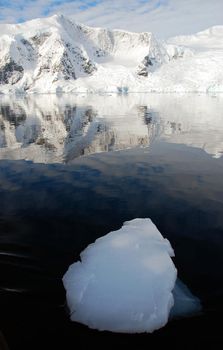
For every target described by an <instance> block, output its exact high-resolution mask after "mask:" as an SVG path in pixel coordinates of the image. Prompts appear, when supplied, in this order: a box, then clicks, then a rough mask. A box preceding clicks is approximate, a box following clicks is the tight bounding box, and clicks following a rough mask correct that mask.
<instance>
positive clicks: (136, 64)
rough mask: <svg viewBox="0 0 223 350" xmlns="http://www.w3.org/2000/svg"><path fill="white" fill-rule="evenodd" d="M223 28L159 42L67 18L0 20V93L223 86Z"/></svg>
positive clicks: (220, 88) (149, 36) (216, 88)
mask: <svg viewBox="0 0 223 350" xmlns="http://www.w3.org/2000/svg"><path fill="white" fill-rule="evenodd" d="M222 58H223V26H222V27H221V26H218V27H213V28H211V29H209V30H207V31H204V32H201V33H198V34H196V35H193V36H186V37H185V36H182V37H177V38H173V39H170V40H169V41H168V42H167V43H160V42H158V41H157V40H156V39H155V37H154V36H153V34H152V33H131V32H126V31H121V30H113V31H110V30H107V29H102V28H90V27H87V26H84V25H81V24H76V23H73V22H72V21H71V20H70V19H68V18H66V17H64V16H63V15H55V16H52V17H49V18H43V19H36V20H32V21H29V22H26V23H22V24H1V25H0V93H24V92H29V93H49V92H50V93H55V92H58V93H60V92H108V91H109V92H118V93H127V92H133V91H134V92H146V91H159V92H162V91H164V92H167V91H171V92H173V91H203V92H206V91H210V90H214V91H223V59H222Z"/></svg>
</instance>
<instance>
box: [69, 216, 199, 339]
mask: <svg viewBox="0 0 223 350" xmlns="http://www.w3.org/2000/svg"><path fill="white" fill-rule="evenodd" d="M173 256H174V251H173V249H172V247H171V245H170V243H169V241H168V240H167V239H164V238H163V236H162V235H161V233H160V232H159V231H158V229H157V228H156V226H155V225H154V224H153V223H152V221H151V220H150V219H135V220H132V221H128V222H125V223H124V225H123V227H122V228H121V229H120V230H118V231H114V232H110V233H109V234H107V235H106V236H104V237H102V238H99V239H97V240H96V242H95V243H93V244H90V245H89V246H88V247H87V248H86V249H85V250H84V251H83V252H82V253H81V262H80V261H79V262H76V263H74V264H73V265H71V266H70V267H69V269H68V271H67V272H66V274H65V275H64V277H63V283H64V286H65V289H66V292H67V303H68V307H69V310H70V317H71V320H72V321H77V322H80V323H83V324H85V325H87V326H89V327H90V328H94V329H99V330H109V331H112V332H123V333H140V332H153V331H154V330H156V329H159V328H161V327H163V326H164V325H165V324H166V323H167V322H168V319H169V314H170V310H171V308H172V307H173V305H174V297H173V293H172V291H173V289H174V286H175V282H176V278H177V270H176V268H175V266H174V264H173V261H172V259H171V257H173ZM183 289H185V287H183ZM180 290H181V285H178V289H177V293H175V294H176V295H177V297H178V299H179V300H180V298H179V296H180V297H182V295H181V293H180ZM187 295H188V293H186V294H185V293H184V294H183V297H182V298H181V300H185V299H187V300H188V298H187ZM191 300H192V301H193V298H192V299H191ZM192 304H193V302H192V303H191V302H189V303H188V307H189V308H190V311H192V309H193V307H192V309H191V305H192ZM183 311H185V310H183ZM184 313H185V312H184ZM176 314H177V315H180V306H179V303H178V305H177V309H176Z"/></svg>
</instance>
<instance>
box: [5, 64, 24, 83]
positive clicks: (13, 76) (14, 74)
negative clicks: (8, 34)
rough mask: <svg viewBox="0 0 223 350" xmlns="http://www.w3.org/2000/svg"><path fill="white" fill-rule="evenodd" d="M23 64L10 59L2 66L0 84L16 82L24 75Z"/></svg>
mask: <svg viewBox="0 0 223 350" xmlns="http://www.w3.org/2000/svg"><path fill="white" fill-rule="evenodd" d="M23 72H24V69H23V67H22V66H20V65H18V64H17V63H15V62H14V61H13V60H12V59H9V61H8V62H6V63H5V64H4V65H3V66H1V67H0V84H12V85H13V84H16V83H17V82H18V81H19V80H20V79H21V78H22V77H23Z"/></svg>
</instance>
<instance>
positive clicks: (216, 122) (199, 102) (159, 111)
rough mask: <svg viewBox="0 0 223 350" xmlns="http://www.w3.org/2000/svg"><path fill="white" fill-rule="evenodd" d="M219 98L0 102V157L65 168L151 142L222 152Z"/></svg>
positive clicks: (222, 121)
mask: <svg viewBox="0 0 223 350" xmlns="http://www.w3.org/2000/svg"><path fill="white" fill-rule="evenodd" d="M222 110H223V98H221V97H220V96H219V97H215V98H214V97H211V96H206V95H203V96H198V95H178V96H176V95H140V94H131V95H129V96H116V95H106V96H93V95H90V96H89V95H83V96H82V95H77V96H76V95H65V96H60V97H58V96H55V95H41V96H36V97H29V98H19V99H18V98H17V99H15V98H14V99H13V98H9V97H2V98H1V99H0V158H1V159H27V160H32V161H34V162H38V163H54V162H59V163H69V162H71V161H72V160H73V159H75V158H77V157H79V156H83V155H88V154H92V153H99V152H108V151H115V150H122V149H127V148H133V147H145V146H149V145H151V144H152V142H153V141H154V140H155V139H162V140H165V141H166V142H170V143H181V144H185V145H189V146H193V147H198V148H202V149H204V150H205V151H206V152H207V153H209V154H211V155H212V156H214V157H220V156H221V155H222V152H223V140H222V132H223V118H222Z"/></svg>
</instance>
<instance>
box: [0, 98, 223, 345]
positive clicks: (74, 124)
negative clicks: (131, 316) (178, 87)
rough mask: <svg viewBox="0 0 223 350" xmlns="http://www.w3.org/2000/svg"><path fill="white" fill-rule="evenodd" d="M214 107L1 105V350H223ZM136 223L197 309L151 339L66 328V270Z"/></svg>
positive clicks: (121, 101) (166, 103)
mask: <svg viewBox="0 0 223 350" xmlns="http://www.w3.org/2000/svg"><path fill="white" fill-rule="evenodd" d="M222 111H223V97H220V96H217V97H216V96H215V97H214V96H212V97H211V96H198V95H187V96H174V95H164V96H163V95H147V96H145V95H130V96H129V97H124V96H97V97H96V96H81V95H78V96H69V95H68V96H60V97H56V96H38V97H35V98H34V97H33V98H17V99H12V98H10V99H9V98H6V97H5V98H1V99H0V269H1V272H0V276H1V281H0V329H2V331H3V333H4V334H5V336H6V338H7V341H8V343H9V345H10V348H11V349H74V348H75V347H76V348H81V349H82V348H83V349H85V348H88V347H89V348H90V347H93V346H94V345H96V346H99V345H102V346H103V347H104V348H106V347H109V346H111V347H114V346H118V345H122V346H128V347H130V346H134V348H135V349H138V348H140V347H141V348H149V347H150V346H158V345H163V344H165V345H171V346H172V348H174V347H176V348H178V349H179V348H182V346H184V345H185V347H189V348H199V346H200V347H201V346H204V345H205V344H207V343H208V344H209V346H210V348H220V347H221V345H223V335H222V313H223V254H222V252H223V157H221V156H222V153H223V115H222ZM136 217H150V218H151V219H152V220H153V222H154V223H155V224H156V225H157V227H158V229H159V230H160V232H161V233H162V234H163V236H165V237H167V238H168V239H169V240H170V242H171V244H172V246H173V248H174V250H175V255H176V257H175V258H174V262H175V264H176V267H177V269H178V275H179V277H180V278H181V279H182V280H183V281H184V282H185V283H186V284H187V285H188V286H189V288H190V289H191V290H192V292H193V293H194V294H195V295H196V296H198V297H199V298H200V299H201V301H202V305H203V311H202V313H201V314H200V315H197V316H194V317H191V318H187V319H181V320H175V321H172V322H170V323H169V324H168V325H167V326H166V327H165V328H163V329H162V330H160V331H157V332H155V333H154V334H152V335H149V334H145V335H144V334H143V335H118V334H111V333H107V332H102V333H99V332H97V331H92V330H89V329H88V328H87V327H85V326H81V325H78V324H76V323H72V322H70V321H69V315H68V313H67V310H66V306H65V291H64V289H63V285H62V281H61V278H62V276H63V274H64V273H65V271H66V270H67V268H68V266H69V265H70V264H71V263H73V262H74V261H76V260H78V258H79V254H80V252H81V251H82V250H83V249H84V248H85V247H86V246H87V245H88V244H90V243H92V242H94V241H95V239H96V238H98V237H100V236H102V235H104V234H106V233H108V232H109V231H111V230H115V229H118V228H120V227H121V226H122V223H123V222H124V221H126V220H131V219H133V218H136ZM182 344H183V345H182Z"/></svg>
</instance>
